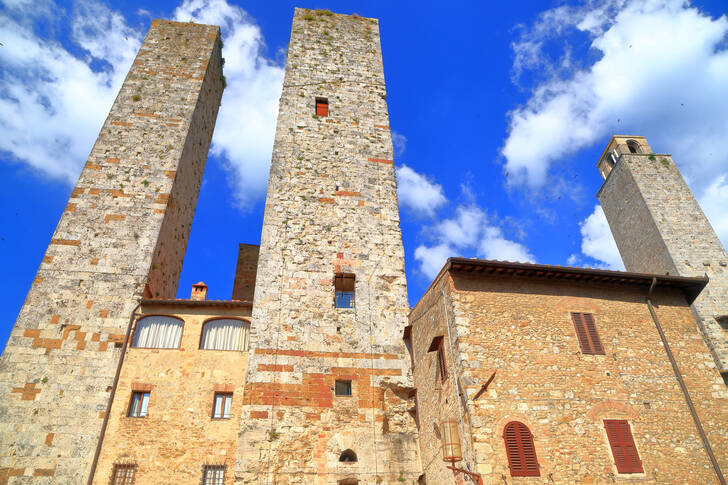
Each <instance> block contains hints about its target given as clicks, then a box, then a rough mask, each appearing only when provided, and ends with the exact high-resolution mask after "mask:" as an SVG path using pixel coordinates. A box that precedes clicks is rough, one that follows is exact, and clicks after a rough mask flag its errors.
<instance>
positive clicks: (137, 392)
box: [126, 390, 152, 419]
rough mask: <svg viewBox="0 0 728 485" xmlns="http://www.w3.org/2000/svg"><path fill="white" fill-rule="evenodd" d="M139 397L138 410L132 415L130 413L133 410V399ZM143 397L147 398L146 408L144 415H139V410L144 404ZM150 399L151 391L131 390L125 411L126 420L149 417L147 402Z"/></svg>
mask: <svg viewBox="0 0 728 485" xmlns="http://www.w3.org/2000/svg"><path fill="white" fill-rule="evenodd" d="M137 395H138V396H140V398H139V409H137V411H136V414H132V411H133V409H134V398H135V397H136V396H137ZM144 396H146V397H147V404H146V407H144V414H143V415H142V414H141V409H142V406H143V404H144ZM151 398H152V391H140V390H137V391H135V390H132V391H131V399H129V408H128V409H127V410H126V417H127V418H135V419H144V418H146V417H147V416H148V415H149V401H151Z"/></svg>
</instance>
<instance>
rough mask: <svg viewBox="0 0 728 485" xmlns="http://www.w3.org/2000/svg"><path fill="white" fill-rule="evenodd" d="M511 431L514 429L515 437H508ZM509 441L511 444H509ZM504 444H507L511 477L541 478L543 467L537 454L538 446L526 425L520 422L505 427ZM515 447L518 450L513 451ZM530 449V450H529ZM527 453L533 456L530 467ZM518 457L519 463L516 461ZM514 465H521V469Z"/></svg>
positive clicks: (510, 423)
mask: <svg viewBox="0 0 728 485" xmlns="http://www.w3.org/2000/svg"><path fill="white" fill-rule="evenodd" d="M509 429H513V433H514V434H513V437H512V438H509V437H508V431H509ZM509 439H510V440H511V444H509ZM503 442H504V444H505V450H506V457H507V458H508V470H509V471H510V474H511V477H540V476H541V465H540V464H539V462H538V454H537V453H536V444H535V443H534V440H533V433H531V430H530V429H529V427H528V426H526V424H525V423H522V422H520V421H510V422H508V423H506V425H505V426H503ZM513 446H515V447H516V448H515V449H513ZM527 448H528V450H527ZM527 453H529V454H530V453H532V454H533V462H534V463H531V464H530V465H529V463H528V462H529V460H528V458H527ZM514 455H517V456H518V459H519V461H518V462H516V461H515V460H514V458H515V456H514ZM514 465H520V469H515V466H514Z"/></svg>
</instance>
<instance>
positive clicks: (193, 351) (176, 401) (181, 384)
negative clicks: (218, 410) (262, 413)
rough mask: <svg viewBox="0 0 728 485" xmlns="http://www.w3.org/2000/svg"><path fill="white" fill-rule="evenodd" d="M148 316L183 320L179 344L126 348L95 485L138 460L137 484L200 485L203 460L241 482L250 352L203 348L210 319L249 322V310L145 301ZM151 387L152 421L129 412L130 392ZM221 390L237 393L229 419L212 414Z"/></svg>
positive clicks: (228, 478)
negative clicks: (239, 464) (204, 330)
mask: <svg viewBox="0 0 728 485" xmlns="http://www.w3.org/2000/svg"><path fill="white" fill-rule="evenodd" d="M144 315H168V316H172V317H177V318H179V319H181V320H182V321H183V322H184V330H183V333H182V342H181V344H180V348H179V349H143V348H131V346H130V347H129V348H127V351H126V356H125V358H124V362H123V365H122V369H121V374H120V377H119V383H118V385H117V388H116V393H115V395H114V402H113V404H112V406H111V409H110V416H109V422H108V425H107V430H106V434H105V438H104V443H103V447H102V448H101V458H100V460H99V464H98V467H97V469H96V474H95V477H94V481H93V483H94V484H98V485H106V484H108V483H109V479H110V477H111V474H112V470H113V466H114V464H123V463H126V464H136V465H137V471H136V481H135V484H137V485H144V484H148V485H158V484H163V483H164V484H166V483H169V484H172V483H199V482H200V479H201V477H202V467H203V466H204V465H224V466H225V467H226V473H225V484H226V485H230V484H232V483H234V470H235V458H236V455H237V442H238V431H239V429H240V416H241V408H242V406H243V382H244V376H245V371H246V370H247V365H248V352H247V351H245V352H239V351H223V350H201V349H200V348H199V346H200V339H201V334H202V326H203V323H204V322H205V321H207V320H209V319H213V318H243V319H246V320H249V317H250V307H232V308H225V307H220V306H204V305H195V306H183V305H180V304H179V303H177V304H173V305H165V304H145V305H143V306H142V308H141V315H140V318H142V317H143V316H144ZM147 389H148V390H150V396H149V408H148V414H147V417H145V418H131V417H128V416H127V412H128V408H129V402H130V399H131V393H132V391H134V390H147ZM215 392H232V393H233V400H232V407H231V413H230V414H231V417H230V419H212V406H213V400H214V395H215Z"/></svg>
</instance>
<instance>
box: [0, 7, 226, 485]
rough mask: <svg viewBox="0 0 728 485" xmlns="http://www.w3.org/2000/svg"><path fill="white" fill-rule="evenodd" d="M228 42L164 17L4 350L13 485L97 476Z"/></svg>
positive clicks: (6, 458)
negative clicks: (124, 351) (135, 329)
mask: <svg viewBox="0 0 728 485" xmlns="http://www.w3.org/2000/svg"><path fill="white" fill-rule="evenodd" d="M220 47H221V42H220V35H219V29H218V28H217V27H214V26H206V25H196V24H192V23H176V22H167V21H159V20H155V21H154V22H153V23H152V27H151V29H150V30H149V33H148V34H147V36H146V38H145V39H144V43H143V44H142V47H141V49H140V51H139V54H138V55H137V57H136V59H135V61H134V64H133V65H132V68H131V70H130V71H129V74H128V75H127V77H126V80H125V81H124V84H123V86H122V88H121V91H120V92H119V95H118V96H117V98H116V101H115V102H114V105H113V107H112V108H111V112H110V113H109V116H108V118H107V119H106V121H105V123H104V125H103V127H102V129H101V133H100V134H99V138H98V140H97V141H96V143H95V144H94V146H93V148H92V150H91V154H90V155H89V158H88V161H87V163H86V165H85V166H84V168H83V171H82V172H81V176H80V177H79V179H78V182H77V184H76V187H75V188H74V190H73V192H72V194H71V197H70V200H69V202H68V205H67V206H66V209H65V212H64V213H63V215H62V217H61V220H60V222H59V223H58V227H57V228H56V231H55V233H54V234H53V238H52V239H51V242H50V245H49V247H48V250H47V252H46V254H45V257H44V258H43V262H42V263H41V266H40V269H39V270H38V274H37V277H36V278H35V281H34V283H33V285H32V287H31V289H30V291H29V293H28V296H27V298H26V300H25V304H24V306H23V308H22V309H21V311H20V314H19V316H18V320H17V322H16V324H15V327H14V328H13V330H12V333H11V336H10V340H9V341H8V344H7V347H6V348H5V352H4V353H3V355H2V358H1V359H0V454H1V456H0V483H5V482H3V478H6V479H7V477H8V476H14V477H22V476H30V477H35V478H32V479H30V478H29V479H27V480H32V481H33V483H74V484H80V483H85V481H86V480H87V479H88V477H89V472H90V469H91V467H92V463H93V462H94V455H95V453H96V449H97V445H98V443H99V437H100V435H101V433H102V428H103V426H104V423H105V417H106V411H107V406H108V405H109V398H110V391H111V389H112V387H113V385H114V379H115V375H116V373H117V367H118V365H119V358H120V355H121V348H122V345H123V342H124V341H125V339H126V337H127V331H128V328H129V325H130V319H131V317H132V313H133V311H134V308H135V305H136V301H137V300H138V299H139V298H140V297H141V296H142V295H143V294H146V295H147V296H154V297H160V298H170V297H174V296H175V292H176V289H177V283H178V280H179V273H180V269H181V267H182V258H183V256H184V253H185V247H186V245H187V237H188V234H189V229H190V225H191V224H192V216H193V214H194V210H195V205H196V203H197V193H198V190H199V187H200V182H201V179H202V172H203V170H204V166H205V161H206V159H207V151H208V148H209V145H210V139H211V137H212V131H213V127H214V125H215V119H216V117H217V110H218V107H219V104H220V97H221V95H222V90H223V80H222V63H221V53H220ZM78 101H79V102H83V100H80V99H79V100H78ZM23 483H30V481H27V482H25V481H24V482H23Z"/></svg>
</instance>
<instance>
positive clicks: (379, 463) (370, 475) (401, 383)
mask: <svg viewBox="0 0 728 485" xmlns="http://www.w3.org/2000/svg"><path fill="white" fill-rule="evenodd" d="M286 62H287V64H286V75H285V80H284V87H283V92H282V95H281V100H280V110H279V117H278V125H277V130H276V137H275V144H274V147H273V160H272V164H271V173H270V178H269V186H268V195H267V199H266V207H265V215H264V222H263V230H262V236H261V246H260V259H259V264H258V273H257V279H256V289H255V303H254V307H253V322H252V333H251V345H252V347H253V348H254V349H255V350H254V352H253V353H252V354H251V359H250V368H249V370H248V374H247V376H246V391H245V399H246V410H247V411H246V410H244V413H247V414H245V416H246V417H245V418H244V420H243V425H242V428H241V435H240V443H239V446H240V448H239V453H238V465H237V467H238V468H237V483H256V484H257V483H263V482H266V481H271V482H275V483H279V484H287V483H305V484H311V483H316V484H330V483H337V480H340V479H346V478H357V479H358V480H360V482H359V483H361V484H376V483H400V482H399V479H400V478H401V479H403V480H407V482H409V481H411V480H416V479H417V477H418V475H419V474H420V472H419V458H418V453H417V444H416V430H415V424H414V420H413V419H412V417H411V416H410V415H409V414H408V413H407V411H406V410H407V409H408V408H409V407H411V406H412V405H413V398H412V395H411V394H412V381H411V375H410V371H409V356H408V355H407V350H406V348H405V346H404V345H403V342H402V332H403V330H404V327H405V326H406V325H407V318H406V315H407V311H408V303H407V290H406V282H405V274H404V251H403V248H402V242H401V234H400V228H399V213H398V207H397V194H396V182H395V176H394V166H393V162H392V158H393V157H392V143H391V135H390V131H389V120H388V113H387V105H386V101H385V97H386V91H385V86H384V76H383V70H382V60H381V47H380V44H379V26H378V23H377V21H376V20H375V19H367V18H361V17H358V16H345V15H336V14H332V13H330V12H322V11H310V10H304V9H296V11H295V15H294V19H293V26H292V35H291V42H290V44H289V48H288V52H287V61H286ZM317 97H324V98H328V116H326V117H319V116H316V110H315V102H316V98H317ZM336 273H351V274H354V275H355V276H356V283H355V289H356V297H355V305H354V306H355V307H354V308H347V309H337V308H334V275H335V274H336ZM336 379H344V380H350V381H351V382H352V396H350V397H336V396H334V389H333V387H334V383H335V380H336ZM346 449H352V450H353V451H354V452H355V453H356V454H357V456H358V462H356V463H341V462H339V461H338V460H339V455H340V454H341V452H343V451H344V450H346Z"/></svg>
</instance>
